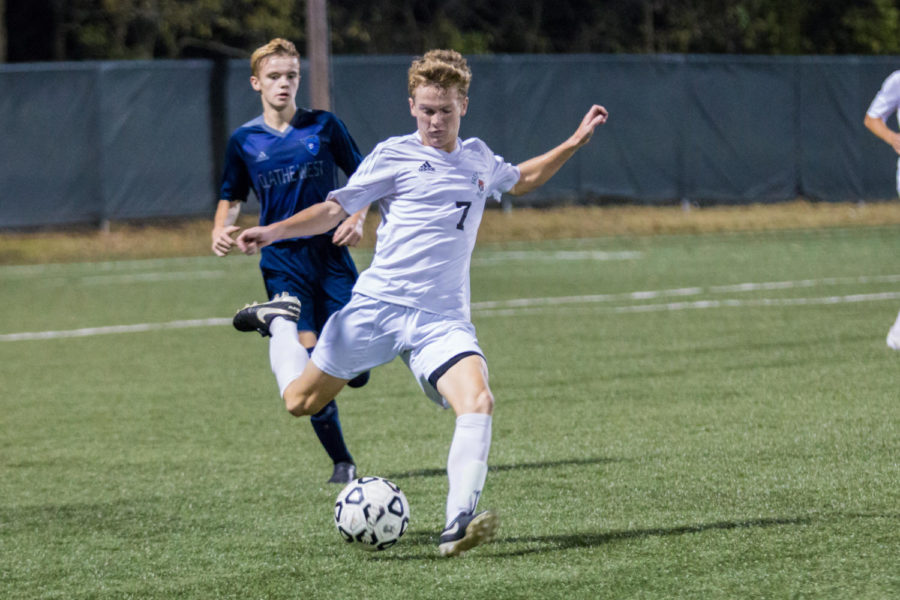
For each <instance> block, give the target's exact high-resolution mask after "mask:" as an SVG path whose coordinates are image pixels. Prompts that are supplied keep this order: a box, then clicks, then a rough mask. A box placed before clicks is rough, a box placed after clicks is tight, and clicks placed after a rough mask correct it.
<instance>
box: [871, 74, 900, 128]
mask: <svg viewBox="0 0 900 600" xmlns="http://www.w3.org/2000/svg"><path fill="white" fill-rule="evenodd" d="M893 112H897V113H898V115H897V116H898V119H900V71H894V72H893V73H891V74H890V75H888V78H887V79H885V80H884V83H883V84H882V85H881V89H880V90H878V93H877V94H875V99H874V100H872V104H870V105H869V110H867V111H866V114H867V115H869V116H870V117H875V118H876V119H881V120H883V121H886V120H887V119H888V117H890V116H891V113H893Z"/></svg>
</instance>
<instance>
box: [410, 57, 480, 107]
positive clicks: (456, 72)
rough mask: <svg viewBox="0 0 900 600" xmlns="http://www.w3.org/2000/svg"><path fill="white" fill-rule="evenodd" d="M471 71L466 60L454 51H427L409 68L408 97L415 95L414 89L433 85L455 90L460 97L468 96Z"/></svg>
mask: <svg viewBox="0 0 900 600" xmlns="http://www.w3.org/2000/svg"><path fill="white" fill-rule="evenodd" d="M471 81H472V71H471V70H470V69H469V66H468V65H467V64H466V59H465V58H463V56H462V54H460V53H459V52H457V51H456V50H429V51H428V52H426V53H425V55H424V56H420V57H418V58H416V59H415V60H413V62H412V65H410V67H409V95H410V97H412V96H414V95H415V92H416V88H418V87H420V86H423V85H434V86H437V87H440V88H443V89H445V90H449V89H451V88H456V89H457V90H459V93H460V95H461V96H467V95H468V94H469V83H470V82H471Z"/></svg>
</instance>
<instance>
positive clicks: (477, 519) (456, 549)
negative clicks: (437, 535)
mask: <svg viewBox="0 0 900 600" xmlns="http://www.w3.org/2000/svg"><path fill="white" fill-rule="evenodd" d="M499 525H500V517H498V516H497V513H494V512H491V511H489V510H485V511H482V512H480V513H477V514H472V513H459V515H457V517H456V518H455V519H453V522H451V523H450V525H448V526H447V527H446V528H445V529H444V531H442V532H441V539H440V541H439V542H438V550H440V551H441V556H459V555H460V554H462V553H463V552H466V551H467V550H471V549H472V548H474V547H475V546H478V545H481V544H486V543H488V542H490V541H492V540H493V539H494V536H495V535H496V534H497V527H498V526H499Z"/></svg>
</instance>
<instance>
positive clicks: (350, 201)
mask: <svg viewBox="0 0 900 600" xmlns="http://www.w3.org/2000/svg"><path fill="white" fill-rule="evenodd" d="M470 80H471V71H470V70H469V67H468V66H467V64H466V61H465V59H464V58H463V57H462V56H460V54H459V53H457V52H455V51H452V50H432V51H430V52H428V53H426V54H425V55H424V56H423V57H421V58H417V59H416V60H414V61H413V63H412V66H411V67H410V69H409V96H410V98H409V109H410V112H411V113H412V116H413V117H415V119H416V123H417V131H416V132H415V133H412V134H409V135H404V136H399V137H393V138H390V139H388V140H385V141H384V142H381V143H380V144H378V145H377V146H376V147H375V149H374V150H373V151H372V153H371V154H369V156H367V157H366V158H365V159H364V160H363V162H362V164H360V166H359V168H358V169H357V170H356V172H355V173H354V174H353V176H352V177H350V179H349V180H348V181H347V185H346V186H345V187H343V188H341V189H338V190H334V191H332V192H331V193H329V194H328V198H327V199H326V201H325V202H322V203H320V204H316V205H314V206H311V207H309V208H307V209H305V210H303V211H301V212H299V213H297V214H296V215H294V216H292V217H290V218H288V219H285V220H284V221H280V222H278V223H273V224H270V225H267V226H264V227H253V228H250V229H247V230H245V231H243V232H242V233H241V234H240V235H239V236H238V238H237V244H238V246H239V247H240V249H241V250H243V251H244V252H246V253H248V254H252V253H254V252H256V251H257V250H258V249H259V248H262V247H264V246H267V245H269V244H271V243H273V242H275V241H277V240H280V239H283V238H290V237H294V236H299V235H313V234H315V233H318V232H321V231H327V230H329V229H330V228H332V227H334V226H335V224H337V223H339V222H340V221H341V219H344V218H346V217H347V215H350V214H353V213H354V212H356V211H358V210H360V209H361V208H362V207H364V206H368V205H369V204H370V203H375V204H376V205H377V206H378V208H379V210H380V212H381V217H382V220H381V224H380V225H379V227H378V232H377V238H378V239H377V244H376V247H375V256H374V258H373V260H372V263H371V266H370V267H369V268H368V269H367V270H366V271H364V272H363V273H362V274H361V275H360V277H359V280H358V281H357V283H356V286H355V287H354V290H353V297H352V299H351V300H350V302H349V303H348V304H347V306H345V307H344V308H343V309H341V310H340V311H339V312H337V313H335V314H334V315H333V316H332V318H331V319H330V320H329V321H328V323H327V324H326V326H325V328H324V330H323V331H322V335H321V336H320V339H319V343H318V344H317V345H316V348H315V350H314V352H313V354H312V357H311V358H309V359H308V358H307V354H306V352H304V351H303V348H302V347H300V345H299V344H298V343H297V337H296V335H295V334H294V330H295V329H296V327H295V325H294V323H291V322H290V321H289V319H287V318H284V317H276V316H274V315H273V314H271V313H270V312H269V311H267V310H266V308H267V304H269V303H264V304H257V305H252V306H250V307H246V308H244V309H242V311H245V314H246V313H247V312H250V313H253V312H255V313H256V314H257V315H258V318H259V319H260V320H263V319H265V320H266V321H267V322H268V326H269V329H270V332H271V335H272V338H273V343H280V344H283V346H282V351H281V352H280V353H275V354H273V364H272V369H273V371H274V372H275V373H276V378H277V379H278V383H279V386H280V388H281V391H282V396H283V398H284V401H285V406H286V408H287V409H288V411H290V412H291V414H293V415H296V416H301V415H309V414H314V413H315V412H316V411H317V410H319V409H320V407H321V406H322V405H323V404H324V403H325V402H328V401H329V400H330V399H331V398H334V397H335V396H336V395H337V393H338V392H339V391H340V390H341V388H342V387H343V386H344V385H345V384H346V383H347V381H348V380H350V379H352V378H353V377H354V376H356V374H357V373H360V372H362V371H365V370H367V369H371V368H373V367H375V366H378V365H380V364H384V363H387V362H390V361H391V360H393V359H394V358H395V357H397V356H400V357H401V358H402V359H403V361H404V362H405V363H406V364H407V366H408V367H409V369H410V371H411V372H412V373H413V375H414V376H415V377H416V379H417V381H418V383H419V385H420V386H421V387H422V390H423V391H424V392H425V394H426V395H427V396H428V397H429V398H431V399H432V400H434V401H435V402H437V403H438V404H440V405H441V406H443V407H445V408H446V407H452V408H453V410H454V412H455V413H456V415H457V417H456V429H455V431H454V434H453V439H452V441H451V443H450V451H449V455H448V459H447V475H448V478H449V491H448V495H447V505H446V527H445V528H444V530H443V532H442V533H441V536H440V542H439V549H440V553H441V554H442V555H444V556H456V555H458V554H461V553H462V552H465V551H466V550H469V549H470V548H472V547H474V546H477V545H478V544H481V543H484V542H487V541H490V540H491V539H493V537H494V533H495V531H496V528H497V525H498V517H497V515H496V514H495V513H493V512H492V511H482V512H478V513H476V512H475V509H476V506H477V504H478V499H479V497H480V496H481V491H482V489H483V486H484V482H485V478H486V475H487V457H488V450H489V449H490V443H491V415H492V413H493V406H494V397H493V395H492V393H491V390H490V387H489V386H488V370H487V363H486V361H485V358H484V355H483V353H482V351H481V348H480V347H479V345H478V340H477V339H476V336H475V329H474V327H473V325H472V323H471V321H470V319H469V263H470V259H471V256H472V250H473V248H474V245H475V236H476V233H477V230H478V225H479V224H480V222H481V216H482V213H483V211H484V207H485V202H486V201H487V199H488V198H493V199H494V200H499V198H500V194H501V193H503V192H510V193H512V194H524V193H525V192H528V191H530V190H533V189H535V188H537V187H539V186H541V185H543V184H544V183H545V182H546V181H547V180H548V179H550V177H551V176H553V174H554V173H556V172H557V171H558V170H559V168H560V167H562V165H563V164H564V163H565V162H566V161H567V160H568V159H569V158H570V157H571V156H572V155H573V154H574V153H575V151H576V150H578V148H580V147H581V146H583V145H584V144H586V143H587V142H588V140H589V139H590V138H591V136H592V134H593V132H594V129H595V128H596V127H597V126H599V125H600V124H602V123H604V122H605V121H606V118H607V111H606V109H605V108H603V107H602V106H599V105H594V106H592V107H591V108H590V110H588V112H587V114H585V116H584V118H583V119H582V121H581V124H580V125H579V126H578V128H577V129H576V130H575V132H574V133H573V134H572V135H571V136H570V137H569V138H568V139H567V140H566V141H565V142H563V143H562V144H560V145H559V146H557V147H555V148H553V149H552V150H550V151H549V152H546V153H545V154H542V155H540V156H537V157H535V158H532V159H529V160H526V161H525V162H523V163H521V164H519V165H517V166H514V165H511V164H509V163H507V162H506V161H504V160H503V158H502V157H500V156H497V155H495V154H494V153H493V152H492V151H491V150H490V149H489V148H488V147H487V145H486V144H485V143H484V142H482V141H481V140H479V139H478V138H469V139H466V140H462V139H460V138H459V127H460V122H461V119H462V117H463V116H464V115H465V114H466V109H467V108H468V102H469V99H468V97H467V94H468V88H469V82H470ZM239 313H240V311H239ZM261 313H266V314H264V315H261ZM289 334H294V335H289Z"/></svg>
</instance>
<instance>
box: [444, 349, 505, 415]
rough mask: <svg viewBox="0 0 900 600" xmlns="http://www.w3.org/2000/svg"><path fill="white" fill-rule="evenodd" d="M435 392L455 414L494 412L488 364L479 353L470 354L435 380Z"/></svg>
mask: <svg viewBox="0 0 900 600" xmlns="http://www.w3.org/2000/svg"><path fill="white" fill-rule="evenodd" d="M437 390H438V392H439V393H440V394H441V396H443V397H444V398H445V399H446V400H447V403H448V404H450V406H451V407H452V408H453V411H454V412H455V413H456V414H457V415H463V414H468V413H484V414H491V413H493V410H494V398H493V395H492V394H491V389H490V386H489V385H488V369H487V363H486V362H485V360H484V357H483V356H481V355H479V354H469V355H468V356H465V357H463V358H461V359H460V360H459V361H458V362H457V363H456V364H454V365H453V366H452V367H450V368H449V369H447V372H446V373H444V374H443V375H442V376H441V377H440V378H439V379H438V380H437Z"/></svg>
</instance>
